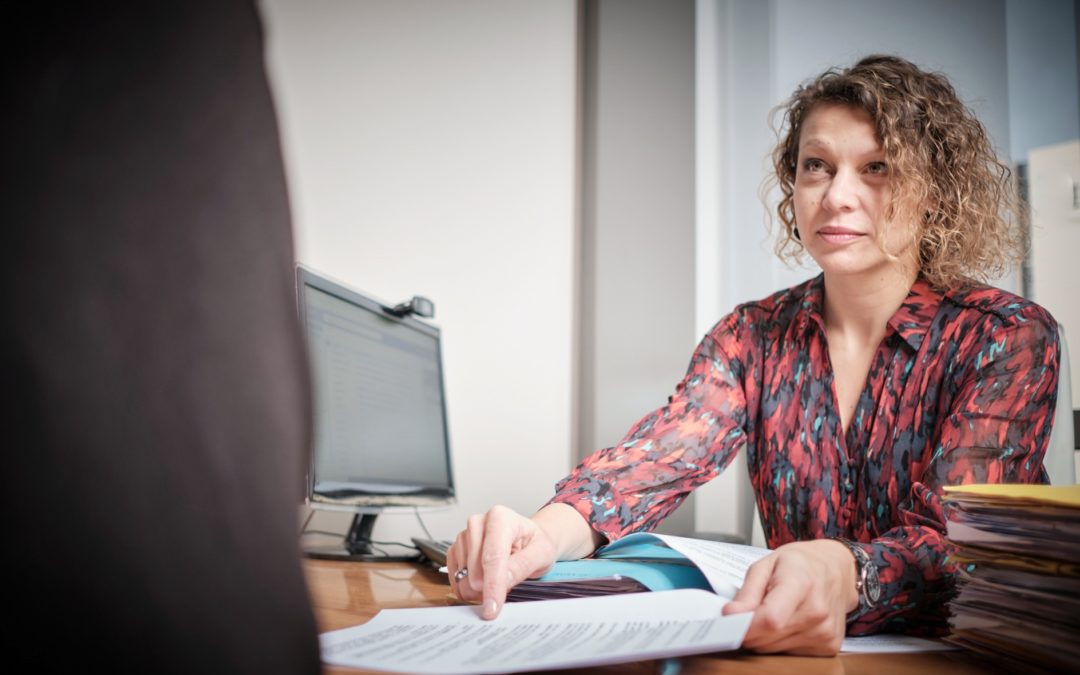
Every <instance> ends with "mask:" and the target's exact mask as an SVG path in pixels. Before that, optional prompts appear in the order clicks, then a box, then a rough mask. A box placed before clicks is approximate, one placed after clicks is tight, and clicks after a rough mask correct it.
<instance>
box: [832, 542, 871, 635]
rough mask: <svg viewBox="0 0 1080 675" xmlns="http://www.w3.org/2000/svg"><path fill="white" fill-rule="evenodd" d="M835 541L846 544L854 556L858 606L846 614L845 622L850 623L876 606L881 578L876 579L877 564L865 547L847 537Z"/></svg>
mask: <svg viewBox="0 0 1080 675" xmlns="http://www.w3.org/2000/svg"><path fill="white" fill-rule="evenodd" d="M836 541H838V542H840V543H841V544H843V545H844V546H847V547H848V550H850V551H851V554H852V555H853V556H855V592H856V593H858V594H859V606H858V607H856V608H855V609H854V610H852V611H851V612H850V613H848V615H847V622H848V623H851V622H852V621H854V620H855V619H858V618H859V617H860V616H862V615H863V614H866V613H867V612H869V611H870V610H872V609H876V608H877V606H878V602H879V601H880V600H881V580H880V579H878V570H877V565H875V564H874V561H873V560H871V559H870V555H869V554H868V553H867V552H866V549H864V548H863V547H862V546H860V545H859V544H856V543H855V542H853V541H849V540H847V539H837V540H836Z"/></svg>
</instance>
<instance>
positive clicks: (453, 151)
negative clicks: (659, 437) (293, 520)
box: [262, 0, 576, 540]
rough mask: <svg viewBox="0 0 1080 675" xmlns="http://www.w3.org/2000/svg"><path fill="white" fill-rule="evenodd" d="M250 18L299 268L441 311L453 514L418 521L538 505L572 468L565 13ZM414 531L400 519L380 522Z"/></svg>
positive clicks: (329, 524)
mask: <svg viewBox="0 0 1080 675" xmlns="http://www.w3.org/2000/svg"><path fill="white" fill-rule="evenodd" d="M262 11H263V17H264V23H265V25H266V29H267V34H268V49H269V55H268V64H269V70H270V75H271V82H272V86H273V90H274V93H275V99H276V102H277V107H278V112H279V119H280V123H281V130H282V135H283V145H284V149H285V157H286V169H287V174H288V179H289V189H290V197H291V199H292V207H293V213H294V226H295V231H296V237H297V251H298V256H299V258H300V260H301V261H302V262H305V263H307V264H309V265H311V266H312V267H314V268H315V269H318V270H321V271H324V272H326V273H329V274H331V275H333V276H335V277H337V278H339V279H341V280H342V281H344V282H346V283H347V284H349V285H352V286H354V287H355V288H357V289H359V290H361V291H364V292H367V293H370V294H372V295H374V296H376V297H379V298H381V299H384V300H387V301H392V302H397V301H400V300H403V299H406V298H408V297H410V296H412V295H413V294H420V295H426V296H427V297H429V298H431V299H432V300H434V302H435V305H436V316H435V323H437V324H438V325H440V326H441V327H442V329H443V335H444V360H445V368H446V395H447V399H448V403H449V408H450V416H449V426H450V434H451V442H452V446H453V453H454V465H453V469H454V473H455V476H456V479H457V486H458V490H459V494H460V503H459V504H458V505H457V506H455V507H452V508H451V509H448V510H444V511H440V512H435V513H431V514H428V515H426V516H425V521H426V522H427V523H428V526H429V528H430V529H431V530H432V534H433V535H434V536H436V537H439V538H451V537H452V536H453V535H455V534H456V533H457V531H458V530H459V529H460V528H461V527H462V526H463V525H464V521H465V518H466V517H467V515H468V514H470V513H473V512H478V511H482V510H485V509H486V508H487V507H489V506H490V505H492V504H494V503H504V504H507V505H509V506H511V507H514V508H517V509H520V510H522V511H525V512H531V510H532V509H534V508H536V507H537V506H539V505H541V504H542V503H543V502H544V501H545V500H546V499H547V498H548V497H549V496H550V494H551V486H552V485H553V483H554V482H555V481H556V480H558V479H559V478H561V477H562V476H563V475H565V473H566V472H567V470H568V469H569V467H570V461H571V440H572V429H571V411H572V409H573V407H574V406H575V403H576V402H575V398H574V390H573V386H572V370H573V368H572V336H573V335H574V331H575V327H574V303H575V298H574V273H575V270H574V260H575V255H576V251H575V241H576V237H575V226H576V224H575V203H574V201H575V181H576V173H575V136H574V134H575V105H576V98H575V96H576V94H575V87H576V62H575V58H576V51H575V50H576V44H575V34H576V26H575V23H576V7H575V3H574V2H572V1H571V0H559V1H550V0H544V1H542V2H505V1H501V0H455V1H454V2H426V1H422V0H404V1H401V0H398V1H394V2H390V1H386V2H356V1H349V0H336V1H330V0H319V1H317V2H299V1H296V0H293V1H290V0H264V2H263V3H262ZM345 526H346V520H345V519H344V517H343V516H342V515H341V514H327V513H320V514H318V516H317V517H316V519H315V521H313V524H312V527H317V528H323V529H325V528H332V529H338V530H341V529H343V528H344V527H345ZM420 534H422V533H421V531H420V529H419V526H418V525H417V523H416V521H415V519H414V518H413V516H412V515H400V516H393V515H384V516H381V517H380V519H379V522H378V524H377V525H376V530H375V535H376V538H378V539H394V540H407V539H408V537H409V536H413V535H420Z"/></svg>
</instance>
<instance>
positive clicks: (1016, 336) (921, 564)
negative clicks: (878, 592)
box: [849, 308, 1059, 635]
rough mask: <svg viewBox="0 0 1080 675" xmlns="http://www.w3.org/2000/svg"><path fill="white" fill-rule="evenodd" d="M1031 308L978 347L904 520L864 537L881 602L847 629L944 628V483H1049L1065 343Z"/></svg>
mask: <svg viewBox="0 0 1080 675" xmlns="http://www.w3.org/2000/svg"><path fill="white" fill-rule="evenodd" d="M1034 309H1035V312H1031V313H1028V314H1027V317H1026V318H1025V316H1024V315H1019V316H1018V317H1017V320H1016V321H1015V322H1013V323H1011V324H1009V325H1006V326H1004V327H999V328H998V329H997V330H995V331H993V332H992V334H991V339H990V340H989V341H987V342H986V343H985V344H984V346H983V347H982V348H981V349H979V350H978V351H977V352H976V354H975V357H974V359H973V361H972V363H971V364H970V366H969V367H968V368H967V369H966V372H965V374H964V376H963V377H962V379H961V380H960V383H959V386H958V388H957V391H956V395H955V397H953V399H952V405H951V408H950V411H949V413H948V415H946V416H945V417H944V418H943V420H944V421H943V423H942V424H941V425H940V427H939V429H938V433H937V436H938V438H937V440H936V442H935V443H934V444H933V445H932V448H933V451H932V452H931V453H929V456H928V458H927V459H926V460H925V461H923V462H921V463H915V464H914V465H913V467H912V491H911V495H910V496H909V497H908V498H907V500H905V501H901V503H900V508H901V518H900V523H901V524H900V526H898V527H895V528H893V529H891V530H889V531H887V532H885V533H883V535H882V536H880V537H878V538H876V539H874V540H872V541H871V542H869V543H866V544H863V546H864V548H865V549H866V551H867V552H868V553H870V555H871V557H872V559H873V560H874V561H875V563H876V564H877V566H878V570H879V576H880V579H881V582H882V599H881V607H880V609H878V610H876V611H874V612H870V613H867V614H866V615H864V616H863V617H861V618H860V619H859V620H858V621H856V622H855V623H854V624H853V625H852V626H851V627H850V628H849V634H852V635H862V634H868V633H875V632H880V631H882V630H889V631H906V632H924V633H934V632H940V631H941V630H942V629H943V628H944V626H945V618H946V616H947V615H946V602H947V601H948V599H949V598H950V597H951V596H952V594H953V589H954V579H953V572H954V570H955V565H954V564H953V563H951V562H950V561H949V560H948V555H947V554H948V552H949V545H948V544H947V542H946V541H945V538H944V533H945V514H944V509H943V508H942V502H941V495H942V489H941V488H942V487H943V486H945V485H963V484H970V483H1040V482H1043V483H1044V482H1047V481H1046V474H1045V472H1044V471H1043V455H1044V454H1045V452H1046V445H1047V442H1048V440H1049V438H1050V429H1051V425H1052V423H1053V415H1054V406H1055V402H1056V400H1057V384H1058V359H1059V355H1058V349H1059V344H1058V333H1057V330H1056V325H1055V323H1054V321H1053V319H1052V318H1050V317H1049V315H1047V314H1045V312H1042V311H1041V310H1039V308H1034ZM1036 312H1037V313H1036Z"/></svg>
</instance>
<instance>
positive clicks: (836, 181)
mask: <svg viewBox="0 0 1080 675" xmlns="http://www.w3.org/2000/svg"><path fill="white" fill-rule="evenodd" d="M857 192H858V179H857V177H856V176H855V175H854V174H853V173H852V172H851V171H845V170H843V169H841V170H839V171H837V172H836V173H835V174H834V175H833V178H832V181H830V182H829V188H828V190H827V191H826V192H825V198H824V199H823V200H822V204H823V205H824V206H825V208H827V209H829V210H830V211H850V210H851V209H854V208H855V206H856V204H857V202H858V198H857Z"/></svg>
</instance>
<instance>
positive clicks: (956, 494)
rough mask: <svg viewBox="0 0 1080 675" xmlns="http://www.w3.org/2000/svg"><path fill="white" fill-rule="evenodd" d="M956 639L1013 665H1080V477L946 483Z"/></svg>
mask: <svg viewBox="0 0 1080 675" xmlns="http://www.w3.org/2000/svg"><path fill="white" fill-rule="evenodd" d="M945 490H946V495H945V503H946V504H947V505H948V506H949V513H948V531H947V536H948V538H949V540H950V541H951V542H952V543H953V544H955V545H956V550H955V553H954V554H953V558H954V559H955V560H956V562H957V563H958V578H957V588H958V594H957V596H956V598H955V599H954V600H953V601H952V603H951V610H952V618H951V619H950V624H951V626H952V635H951V636H949V638H947V639H948V640H949V641H950V642H952V643H954V644H957V645H959V646H961V647H965V648H967V649H972V650H974V651H976V652H980V653H982V654H985V655H987V656H991V657H993V658H995V659H997V660H998V661H1002V660H1004V662H1006V663H1008V664H1011V665H1012V666H1013V667H1016V668H1021V669H1026V670H1032V669H1040V668H1041V669H1044V670H1046V671H1047V672H1055V673H1057V672H1067V671H1068V672H1075V671H1076V670H1077V669H1078V668H1080V485H1068V486H1049V485H965V486H957V487H946V488H945Z"/></svg>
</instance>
